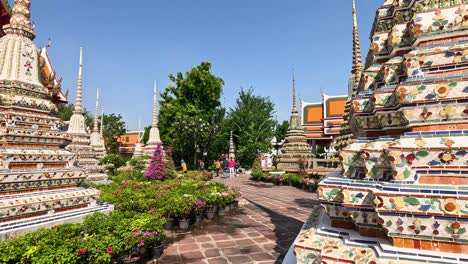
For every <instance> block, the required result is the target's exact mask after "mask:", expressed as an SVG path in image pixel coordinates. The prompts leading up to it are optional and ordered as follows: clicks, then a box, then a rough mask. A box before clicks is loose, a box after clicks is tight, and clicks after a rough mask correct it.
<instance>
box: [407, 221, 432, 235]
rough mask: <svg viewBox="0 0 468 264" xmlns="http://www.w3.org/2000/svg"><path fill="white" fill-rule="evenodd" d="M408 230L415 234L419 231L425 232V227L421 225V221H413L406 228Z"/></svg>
mask: <svg viewBox="0 0 468 264" xmlns="http://www.w3.org/2000/svg"><path fill="white" fill-rule="evenodd" d="M408 227H409V229H411V230H413V231H414V233H415V234H417V235H418V234H419V233H421V231H424V230H426V228H427V227H426V226H425V225H423V224H422V222H421V220H419V219H416V220H414V221H413V224H412V225H410V226H408Z"/></svg>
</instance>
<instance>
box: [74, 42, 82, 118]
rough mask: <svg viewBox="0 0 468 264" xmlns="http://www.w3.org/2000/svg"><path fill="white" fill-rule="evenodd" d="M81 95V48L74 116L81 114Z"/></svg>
mask: <svg viewBox="0 0 468 264" xmlns="http://www.w3.org/2000/svg"><path fill="white" fill-rule="evenodd" d="M82 93H83V48H80V66H79V68H78V83H77V86H76V103H75V110H74V111H73V112H74V113H76V114H81V113H83V106H82V96H83V95H82Z"/></svg>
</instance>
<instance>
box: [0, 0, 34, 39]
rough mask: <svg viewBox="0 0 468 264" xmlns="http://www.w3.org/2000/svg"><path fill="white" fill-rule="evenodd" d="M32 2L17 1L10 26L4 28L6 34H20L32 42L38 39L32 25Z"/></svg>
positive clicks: (26, 0) (27, 0) (28, 0)
mask: <svg viewBox="0 0 468 264" xmlns="http://www.w3.org/2000/svg"><path fill="white" fill-rule="evenodd" d="M30 8H31V0H15V3H14V6H13V9H12V15H11V18H10V24H8V25H5V26H3V30H4V31H5V33H6V34H18V35H22V36H25V37H27V38H29V39H31V40H33V39H34V38H35V37H36V34H35V33H34V28H33V26H32V23H31V19H30V18H31V10H30Z"/></svg>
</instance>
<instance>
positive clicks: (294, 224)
mask: <svg viewBox="0 0 468 264" xmlns="http://www.w3.org/2000/svg"><path fill="white" fill-rule="evenodd" d="M250 203H251V204H252V205H254V206H255V207H257V208H258V209H260V210H262V211H263V212H265V213H267V214H268V216H269V218H270V220H271V222H272V224H273V225H275V229H274V232H275V242H276V246H275V248H274V251H275V252H277V253H279V254H280V255H279V256H278V257H277V258H276V263H282V261H283V259H284V257H285V256H286V253H287V252H288V250H289V248H290V246H291V244H292V243H293V242H294V240H295V239H296V236H297V234H299V231H300V230H301V228H302V225H303V224H304V222H302V221H300V220H297V219H296V218H292V217H288V216H286V215H283V214H279V213H277V212H275V211H273V210H271V209H269V208H267V207H265V206H262V205H260V204H258V203H255V202H252V201H250Z"/></svg>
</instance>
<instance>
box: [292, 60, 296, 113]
mask: <svg viewBox="0 0 468 264" xmlns="http://www.w3.org/2000/svg"><path fill="white" fill-rule="evenodd" d="M292 82H293V85H292V88H293V90H292V93H293V108H292V112H293V113H297V98H296V74H295V72H294V68H293V72H292Z"/></svg>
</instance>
